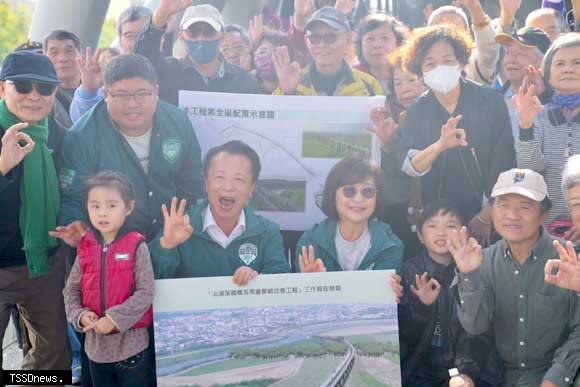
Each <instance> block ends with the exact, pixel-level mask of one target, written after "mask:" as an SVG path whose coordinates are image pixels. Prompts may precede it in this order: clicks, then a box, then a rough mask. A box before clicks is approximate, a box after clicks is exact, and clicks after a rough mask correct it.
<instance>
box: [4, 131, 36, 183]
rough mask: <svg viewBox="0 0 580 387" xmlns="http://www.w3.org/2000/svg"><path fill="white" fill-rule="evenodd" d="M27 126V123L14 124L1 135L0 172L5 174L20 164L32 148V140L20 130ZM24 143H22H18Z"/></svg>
mask: <svg viewBox="0 0 580 387" xmlns="http://www.w3.org/2000/svg"><path fill="white" fill-rule="evenodd" d="M27 127H28V123H26V122H21V123H19V124H14V125H12V126H11V127H9V128H8V130H6V132H4V136H2V151H0V174H2V175H6V174H7V173H8V172H10V171H11V170H12V168H14V167H15V166H17V165H18V164H20V163H21V162H22V160H24V158H25V157H26V155H27V154H29V153H30V152H32V150H33V149H34V141H32V139H31V138H30V136H29V135H27V134H26V133H22V132H21V130H22V129H24V128H27ZM20 143H24V145H20Z"/></svg>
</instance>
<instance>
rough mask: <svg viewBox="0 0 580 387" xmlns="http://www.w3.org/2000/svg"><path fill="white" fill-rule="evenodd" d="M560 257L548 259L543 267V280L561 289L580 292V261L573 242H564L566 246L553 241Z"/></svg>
mask: <svg viewBox="0 0 580 387" xmlns="http://www.w3.org/2000/svg"><path fill="white" fill-rule="evenodd" d="M554 247H555V248H556V251H557V252H558V255H559V256H560V259H549V260H548V262H546V266H545V268H544V274H545V281H546V282H547V283H549V284H552V285H555V286H557V287H559V288H562V289H569V290H573V291H575V292H580V263H579V261H578V258H579V257H578V254H576V251H575V250H574V244H573V243H572V242H570V241H568V242H566V247H564V246H562V245H561V244H560V242H558V241H554Z"/></svg>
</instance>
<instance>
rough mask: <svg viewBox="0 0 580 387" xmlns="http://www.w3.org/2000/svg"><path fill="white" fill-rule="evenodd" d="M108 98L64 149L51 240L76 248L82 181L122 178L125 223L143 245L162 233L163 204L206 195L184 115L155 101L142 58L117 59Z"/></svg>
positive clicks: (152, 76) (151, 73)
mask: <svg viewBox="0 0 580 387" xmlns="http://www.w3.org/2000/svg"><path fill="white" fill-rule="evenodd" d="M104 81H105V99H104V101H101V102H100V103H98V104H97V105H96V106H94V107H93V108H92V109H91V110H89V111H88V112H87V114H85V115H84V116H83V117H82V118H81V119H80V120H79V121H78V122H77V123H76V124H75V125H74V127H73V128H72V129H71V130H70V131H69V132H68V133H67V135H66V137H65V139H64V143H63V146H62V157H61V159H62V167H61V169H60V176H59V180H60V185H61V189H62V207H61V214H60V224H61V225H63V226H61V227H59V228H58V229H57V231H56V232H55V233H54V235H55V236H58V237H59V238H61V239H64V240H65V241H67V243H68V244H69V245H71V246H75V245H76V242H77V241H78V239H79V238H80V235H81V234H82V232H83V230H84V228H85V226H84V224H85V223H84V221H85V220H86V215H85V209H84V208H83V206H82V202H83V201H82V198H81V194H82V189H83V184H84V181H85V180H86V179H87V178H88V177H90V176H93V175H95V174H96V173H97V172H99V171H101V170H105V169H108V170H113V171H118V172H122V173H124V174H125V175H126V176H127V177H128V178H129V180H130V181H131V183H132V184H133V188H134V190H135V192H136V194H137V197H136V207H135V210H134V211H133V213H132V214H131V217H130V218H129V224H130V225H131V226H133V227H135V228H136V229H137V230H139V231H140V232H142V233H144V234H146V235H147V237H148V238H152V237H154V236H155V235H156V234H157V232H158V231H159V229H160V224H161V221H162V218H161V205H162V204H163V203H167V204H169V202H170V201H171V198H172V197H173V196H179V197H182V198H186V199H187V201H188V202H189V203H195V201H196V199H198V198H199V197H201V196H202V195H203V182H202V179H201V152H200V148H199V143H198V141H197V138H196V136H195V132H194V130H193V128H192V126H191V123H190V121H189V119H188V117H187V114H186V113H185V112H183V111H182V110H180V109H178V108H177V107H175V106H173V105H169V104H167V103H165V102H162V101H159V98H158V89H159V88H158V85H157V75H156V73H155V69H154V67H153V65H152V64H151V63H150V62H149V60H148V59H146V58H145V57H143V56H140V55H121V56H118V57H116V58H114V59H113V60H112V61H111V62H110V63H109V65H108V66H107V70H106V72H105V80H104Z"/></svg>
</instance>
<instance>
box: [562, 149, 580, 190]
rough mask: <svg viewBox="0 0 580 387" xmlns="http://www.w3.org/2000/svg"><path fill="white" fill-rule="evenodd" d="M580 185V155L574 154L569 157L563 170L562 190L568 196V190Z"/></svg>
mask: <svg viewBox="0 0 580 387" xmlns="http://www.w3.org/2000/svg"><path fill="white" fill-rule="evenodd" d="M577 185H580V155H574V156H572V157H570V158H569V159H568V162H566V166H565V167H564V171H563V172H562V191H564V196H565V197H566V198H567V197H568V190H569V189H571V188H574V187H576V186H577Z"/></svg>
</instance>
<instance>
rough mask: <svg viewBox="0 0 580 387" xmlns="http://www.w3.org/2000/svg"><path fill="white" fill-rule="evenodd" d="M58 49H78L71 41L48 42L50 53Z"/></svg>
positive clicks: (52, 40)
mask: <svg viewBox="0 0 580 387" xmlns="http://www.w3.org/2000/svg"><path fill="white" fill-rule="evenodd" d="M56 48H74V49H76V46H75V42H73V41H72V40H71V39H50V40H48V41H47V42H46V49H47V50H48V51H50V50H51V49H56Z"/></svg>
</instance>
